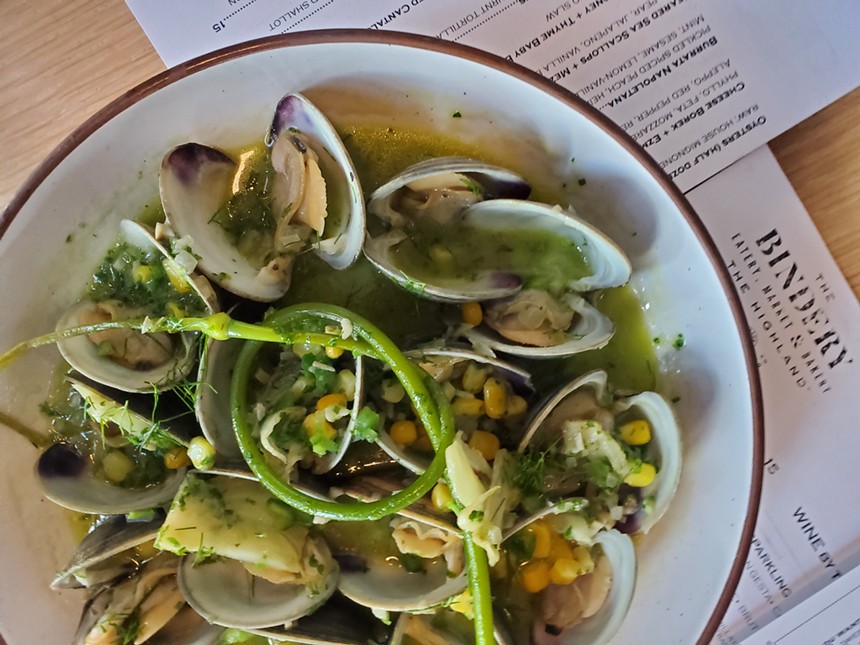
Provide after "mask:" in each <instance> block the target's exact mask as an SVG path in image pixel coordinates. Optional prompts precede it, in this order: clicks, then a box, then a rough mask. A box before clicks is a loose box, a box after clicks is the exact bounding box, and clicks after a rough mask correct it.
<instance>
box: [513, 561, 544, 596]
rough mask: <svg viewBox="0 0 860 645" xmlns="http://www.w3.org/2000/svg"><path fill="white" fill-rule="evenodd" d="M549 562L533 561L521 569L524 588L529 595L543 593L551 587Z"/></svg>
mask: <svg viewBox="0 0 860 645" xmlns="http://www.w3.org/2000/svg"><path fill="white" fill-rule="evenodd" d="M549 570H550V566H549V562H547V561H546V560H531V561H530V562H526V563H525V564H524V565H523V566H521V567H520V576H522V581H523V588H524V589H525V590H526V591H528V592H529V593H537V592H539V591H543V590H544V589H546V588H547V587H548V586H549V583H550V579H549Z"/></svg>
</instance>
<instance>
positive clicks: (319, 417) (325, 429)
mask: <svg viewBox="0 0 860 645" xmlns="http://www.w3.org/2000/svg"><path fill="white" fill-rule="evenodd" d="M302 428H304V430H305V433H306V434H307V435H308V437H313V436H314V435H317V434H322V435H323V436H324V437H325V438H326V439H334V438H335V437H336V436H337V430H335V428H334V426H333V425H332V424H330V423H329V422H328V421H327V420H326V418H325V414H324V413H323V412H322V411H321V410H318V411H316V412H313V413H311V414H309V415H308V416H306V417H305V420H304V421H302Z"/></svg>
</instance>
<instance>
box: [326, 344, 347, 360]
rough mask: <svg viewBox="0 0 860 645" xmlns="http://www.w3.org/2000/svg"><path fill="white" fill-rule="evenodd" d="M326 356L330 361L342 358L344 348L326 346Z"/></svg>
mask: <svg viewBox="0 0 860 645" xmlns="http://www.w3.org/2000/svg"><path fill="white" fill-rule="evenodd" d="M325 355H326V356H328V357H329V358H330V359H332V360H335V359H336V358H340V357H341V356H343V348H342V347H334V346H333V345H326V348H325Z"/></svg>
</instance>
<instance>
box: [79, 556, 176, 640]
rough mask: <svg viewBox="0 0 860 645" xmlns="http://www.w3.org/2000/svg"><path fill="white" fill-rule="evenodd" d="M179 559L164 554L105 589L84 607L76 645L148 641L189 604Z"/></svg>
mask: <svg viewBox="0 0 860 645" xmlns="http://www.w3.org/2000/svg"><path fill="white" fill-rule="evenodd" d="M176 562H177V559H176V558H175V557H174V556H171V555H165V554H161V555H159V556H157V557H155V558H153V559H152V560H150V561H149V562H147V563H146V564H144V565H143V566H142V567H141V568H140V571H139V572H138V573H137V574H136V575H134V576H132V577H130V578H127V579H125V580H123V581H122V582H119V583H117V584H115V585H109V586H106V587H104V588H102V589H101V590H100V591H99V592H98V593H97V594H96V595H95V596H93V598H91V600H90V601H89V602H88V603H87V606H86V607H85V608H84V613H83V616H82V617H81V622H80V624H79V625H78V631H77V634H76V635H75V639H74V641H73V642H74V643H76V645H101V644H103V643H104V644H108V643H117V642H120V643H122V642H128V643H144V642H146V641H148V640H149V639H150V638H152V636H154V635H155V634H156V633H158V631H159V630H160V629H161V628H163V627H164V626H165V625H167V624H168V623H170V622H171V620H172V619H173V618H174V617H175V616H176V615H177V614H178V612H179V610H180V609H181V608H182V607H183V605H184V604H185V603H184V602H183V600H182V597H181V595H180V594H179V590H178V587H177V584H176Z"/></svg>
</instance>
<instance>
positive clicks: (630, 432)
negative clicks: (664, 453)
mask: <svg viewBox="0 0 860 645" xmlns="http://www.w3.org/2000/svg"><path fill="white" fill-rule="evenodd" d="M619 432H620V433H621V440H622V441H623V442H624V443H626V444H627V445H629V446H642V445H645V444H646V443H648V442H649V441H651V424H650V423H648V421H646V420H645V419H636V420H635V421H630V422H629V423H625V424H624V425H623V426H621V428H619Z"/></svg>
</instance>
